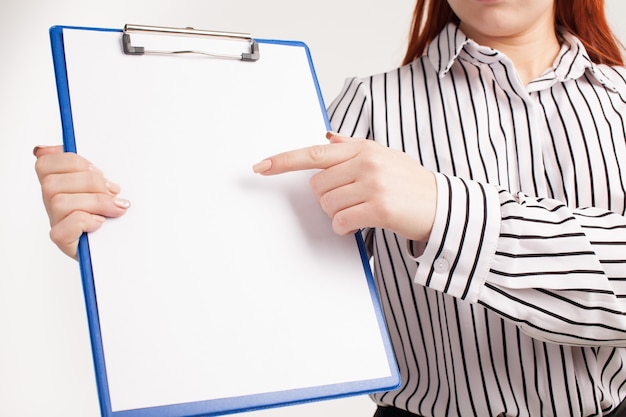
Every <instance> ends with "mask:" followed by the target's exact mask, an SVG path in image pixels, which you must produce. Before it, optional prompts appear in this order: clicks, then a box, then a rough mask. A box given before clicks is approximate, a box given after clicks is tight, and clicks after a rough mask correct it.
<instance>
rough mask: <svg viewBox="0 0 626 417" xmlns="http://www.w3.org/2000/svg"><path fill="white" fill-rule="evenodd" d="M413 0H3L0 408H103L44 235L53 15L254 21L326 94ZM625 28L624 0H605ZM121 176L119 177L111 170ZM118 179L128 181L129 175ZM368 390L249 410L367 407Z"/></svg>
mask: <svg viewBox="0 0 626 417" xmlns="http://www.w3.org/2000/svg"><path fill="white" fill-rule="evenodd" d="M413 4H414V0H393V1H388V0H315V1H309V2H300V1H293V0H219V1H218V0H160V1H154V0H101V1H93V0H0V193H1V197H0V416H1V417H5V416H6V417H31V416H32V417H35V416H37V417H38V416H44V415H45V416H48V417H56V416H58V417H96V416H98V415H99V408H98V401H97V394H96V388H95V384H94V376H93V367H92V362H91V351H90V345H89V336H88V331H87V324H86V320H85V309H84V303H83V298H82V288H81V284H80V276H79V271H78V266H77V264H76V263H75V262H74V261H72V260H70V259H69V258H66V257H65V256H63V255H62V254H61V252H60V251H58V249H57V248H56V247H55V246H54V245H53V244H52V243H51V242H50V241H49V239H48V229H49V226H48V223H47V217H46V215H45V212H44V208H43V204H42V203H41V197H40V192H39V184H38V181H37V178H36V176H35V172H34V169H33V165H34V161H35V159H34V157H33V156H32V149H33V147H34V146H35V145H38V144H60V143H61V129H60V123H59V113H58V105H57V101H56V100H57V99H56V90H55V88H56V87H55V83H54V74H53V69H52V59H51V55H50V46H49V38H48V28H49V27H50V26H52V25H57V24H59V25H76V26H98V27H115V28H121V27H122V26H123V25H124V24H125V23H137V24H148V25H161V26H174V27H185V26H193V27H196V28H202V29H214V30H224V31H236V32H250V33H251V34H252V35H253V36H255V37H258V38H276V39H291V40H301V41H304V42H306V43H307V44H308V45H309V47H310V48H311V53H312V55H313V59H314V62H315V66H316V70H317V74H318V78H319V81H320V84H321V89H322V93H323V95H324V99H325V101H326V103H327V104H328V103H329V102H330V101H331V100H332V99H333V98H334V96H335V95H336V94H337V93H338V92H339V89H340V88H341V85H342V84H343V80H344V79H345V78H346V77H349V76H353V75H356V76H363V75H367V74H370V73H376V72H381V71H384V70H388V69H392V68H394V67H395V66H397V65H398V64H399V62H400V61H401V59H402V56H403V52H404V48H405V46H406V41H405V39H406V34H407V30H408V27H409V24H410V17H411V12H412V9H413ZM607 14H608V16H609V19H610V22H611V23H613V26H614V29H615V30H616V33H617V34H618V36H619V37H620V38H621V39H626V27H623V25H622V27H619V24H620V21H623V18H624V17H625V16H626V3H623V2H622V1H621V0H608V1H607ZM111 180H113V181H118V182H121V181H120V180H119V179H116V178H111ZM122 185H123V184H122ZM374 408H375V407H374V406H373V404H372V403H371V401H370V400H369V399H368V398H367V397H352V398H346V399H339V400H332V401H324V402H319V403H314V404H306V405H299V406H293V407H286V408H277V409H272V410H265V411H258V412H251V413H246V414H245V415H246V416H249V417H255V416H258V417H280V416H301V417H306V416H324V417H333V416H342V417H346V416H349V417H351V416H370V415H372V413H373V410H374Z"/></svg>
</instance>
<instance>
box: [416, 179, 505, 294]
mask: <svg viewBox="0 0 626 417" xmlns="http://www.w3.org/2000/svg"><path fill="white" fill-rule="evenodd" d="M435 178H436V181H437V213H436V215H435V222H434V225H433V229H432V231H431V234H430V239H429V241H428V243H427V245H426V247H425V248H424V249H423V252H422V253H421V254H420V255H419V256H417V257H414V259H415V261H416V262H417V263H418V268H417V272H416V274H415V279H414V281H415V283H416V284H420V285H424V286H427V287H429V288H432V289H434V290H437V291H441V292H444V293H446V294H449V295H451V296H453V297H457V298H461V299H465V300H467V301H469V302H476V301H477V300H478V294H479V292H480V289H481V288H482V286H483V284H484V282H485V280H486V278H487V274H488V273H489V269H490V265H491V262H492V260H493V258H494V256H495V251H496V246H497V243H498V237H499V234H500V221H501V214H500V201H499V198H498V191H497V189H496V188H495V187H493V186H490V185H486V184H482V183H479V182H476V181H468V180H464V179H462V178H458V177H449V176H447V175H444V174H441V173H435Z"/></svg>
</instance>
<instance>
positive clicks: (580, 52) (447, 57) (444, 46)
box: [426, 23, 616, 91]
mask: <svg viewBox="0 0 626 417" xmlns="http://www.w3.org/2000/svg"><path fill="white" fill-rule="evenodd" d="M560 36H561V39H562V46H561V51H560V53H559V55H558V56H557V58H556V59H555V61H554V66H553V68H551V69H549V70H547V71H546V72H545V73H544V74H542V75H541V76H540V77H539V78H538V79H537V80H535V81H533V82H532V83H531V84H533V83H541V84H544V83H546V82H549V83H550V84H554V83H557V82H564V81H567V80H575V79H578V78H580V77H581V76H582V75H583V74H585V72H588V73H589V74H590V75H591V77H592V78H595V79H596V80H597V81H598V82H599V83H600V84H601V85H603V86H604V87H606V88H607V89H609V90H613V91H615V90H616V87H615V85H614V83H613V82H612V81H611V80H610V79H609V78H608V77H607V76H606V75H605V74H604V73H603V72H602V70H601V68H600V67H599V66H598V65H596V64H594V63H593V62H592V61H591V58H589V54H588V53H587V51H586V50H585V47H584V46H583V44H582V43H581V42H580V40H579V39H578V38H577V37H575V36H574V35H572V34H571V33H569V32H567V31H565V30H561V31H560ZM426 56H427V58H428V59H429V60H430V62H431V63H432V65H433V66H434V67H435V69H436V70H437V73H438V74H439V77H440V78H443V77H445V76H446V75H447V74H448V72H449V71H450V68H452V66H453V65H454V63H455V62H456V61H457V60H459V59H460V58H461V57H462V58H463V59H470V60H472V61H475V62H477V63H482V64H490V63H494V62H498V61H503V60H508V58H507V57H506V56H505V55H504V54H502V53H501V52H499V51H497V50H495V49H493V48H490V47H487V46H481V45H479V44H477V43H476V42H474V41H473V40H472V39H470V38H468V37H467V36H466V35H465V34H464V33H463V32H462V31H461V29H459V27H458V26H457V25H456V24H454V23H449V24H448V25H447V26H446V27H444V29H443V30H442V31H441V32H440V33H439V35H437V37H436V38H435V39H433V41H432V42H431V43H430V44H429V45H428V48H427V50H426ZM544 85H545V84H544Z"/></svg>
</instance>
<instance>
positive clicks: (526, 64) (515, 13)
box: [34, 0, 559, 258]
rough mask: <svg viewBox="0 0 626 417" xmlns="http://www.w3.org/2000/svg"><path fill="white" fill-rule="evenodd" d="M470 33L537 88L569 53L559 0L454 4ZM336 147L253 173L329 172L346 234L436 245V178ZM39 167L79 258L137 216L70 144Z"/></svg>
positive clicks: (318, 190) (285, 158)
mask: <svg viewBox="0 0 626 417" xmlns="http://www.w3.org/2000/svg"><path fill="white" fill-rule="evenodd" d="M448 3H449V4H450V6H451V7H452V9H453V10H454V12H455V13H456V14H457V16H458V17H459V18H460V20H461V23H460V26H461V29H462V30H463V31H464V32H465V33H466V34H467V35H468V36H470V37H471V38H473V39H474V40H475V41H477V42H478V43H480V44H483V45H486V46H490V47H492V48H495V49H498V50H500V51H501V52H503V53H505V54H506V55H507V56H508V57H509V58H510V59H511V60H512V61H513V63H514V65H515V67H516V69H517V71H518V75H519V77H520V81H521V82H523V83H524V85H525V84H527V83H528V82H529V81H531V80H532V79H534V78H536V77H537V76H539V75H540V74H541V73H542V72H543V71H545V70H546V69H547V68H549V67H551V66H552V63H553V61H554V59H555V58H556V56H557V54H558V52H559V42H558V38H557V36H556V33H555V27H554V0H448ZM327 138H328V140H329V143H328V144H325V145H316V146H312V147H307V148H303V149H296V150H291V151H287V152H283V153H280V154H277V155H273V156H270V157H268V158H265V159H264V160H262V161H261V162H259V163H257V164H255V165H254V167H253V171H254V172H256V173H258V174H260V175H264V176H269V175H278V174H287V173H288V172H290V171H299V170H310V169H316V170H319V171H318V172H317V173H315V174H314V175H313V176H312V177H311V184H310V186H311V190H312V192H313V193H314V194H315V196H316V197H317V198H318V200H319V203H320V205H321V207H322V208H323V210H324V211H325V212H326V214H327V215H328V216H329V218H330V219H332V225H333V229H334V230H335V232H336V233H338V234H342V235H343V234H348V233H351V232H353V231H355V230H358V229H361V228H365V227H379V228H385V229H388V230H391V231H394V232H396V233H398V234H399V235H401V236H403V237H405V238H407V239H411V240H415V241H421V242H427V241H428V239H429V236H430V233H431V231H432V226H433V223H434V219H435V213H436V209H437V185H436V181H435V176H434V174H433V173H432V172H431V171H428V170H427V169H425V168H424V167H423V166H421V165H420V164H419V163H417V162H416V161H415V160H413V159H412V158H411V157H409V156H408V155H406V154H404V153H402V152H400V151H397V150H393V149H389V148H387V147H385V146H382V145H379V144H377V143H375V142H373V141H368V140H364V139H351V138H346V137H342V136H339V135H336V134H333V133H329V134H328V135H327ZM34 154H35V156H36V157H37V163H36V165H35V169H36V171H37V175H38V177H39V181H40V183H41V187H42V197H43V201H44V205H45V207H46V210H47V212H48V216H49V218H50V226H51V229H50V237H51V239H52V241H53V242H54V243H56V244H57V246H59V248H60V249H61V250H62V251H63V252H64V253H66V254H67V255H68V256H71V257H73V258H76V249H77V245H78V240H79V238H80V236H81V234H82V233H83V232H92V231H95V230H97V229H98V228H99V227H101V226H102V224H103V223H104V221H105V219H106V218H109V217H119V216H121V215H123V214H124V213H125V212H126V211H127V210H128V208H129V206H130V203H129V201H128V200H126V199H123V198H120V197H119V192H120V187H119V186H118V185H116V184H114V183H112V182H110V181H108V180H107V179H106V178H105V176H104V174H103V173H102V172H101V171H100V170H98V169H97V168H95V167H94V166H93V164H92V163H91V162H89V161H87V160H85V159H84V158H82V157H80V156H78V155H75V154H66V153H63V151H62V148H61V147H60V146H51V147H46V146H38V147H36V148H35V150H34Z"/></svg>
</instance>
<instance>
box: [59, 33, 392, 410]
mask: <svg viewBox="0 0 626 417" xmlns="http://www.w3.org/2000/svg"><path fill="white" fill-rule="evenodd" d="M65 29H73V30H88V31H101V32H119V33H121V32H122V30H121V29H107V28H93V27H83V26H61V25H59V26H52V27H51V28H50V30H49V34H50V43H51V49H52V58H53V66H54V73H55V81H56V85H57V95H58V101H59V109H60V113H61V127H62V133H63V148H64V150H65V152H74V153H76V152H77V148H76V140H75V135H74V124H73V118H72V106H71V100H70V92H69V83H68V74H67V67H66V62H65V47H64V43H63V30H65ZM255 40H256V41H257V42H258V43H261V44H262V43H267V44H280V45H289V46H299V47H302V48H304V49H305V51H306V54H307V58H308V61H309V66H310V69H311V74H312V78H313V82H314V84H315V89H316V91H317V96H318V99H319V103H320V109H321V112H322V115H323V117H324V121H325V124H326V128H327V129H328V130H331V125H330V121H329V119H328V114H327V112H326V105H325V104H324V98H323V95H322V92H321V89H320V86H319V81H318V78H317V73H316V72H315V67H314V65H313V59H312V56H311V51H310V49H309V47H308V45H307V44H305V43H304V42H301V41H293V40H276V39H255ZM354 236H355V239H356V241H357V246H358V248H359V252H360V256H361V261H362V263H363V269H364V272H365V275H366V279H367V283H368V288H369V291H370V296H371V298H372V302H373V304H374V307H375V308H374V309H375V313H376V318H377V321H378V324H379V329H380V332H381V335H382V336H383V337H382V339H383V343H384V347H385V352H386V353H387V359H388V364H389V369H390V370H391V376H389V377H387V378H382V379H376V380H367V381H356V382H348V383H342V384H333V385H327V386H320V387H310V388H304V389H294V390H288V391H281V392H275V393H261V394H253V395H248V396H240V397H235V398H223V399H219V400H209V401H199V402H192V403H185V404H172V405H167V406H161V407H150V408H142V409H134V410H124V411H116V412H113V411H112V409H111V398H110V393H109V385H108V379H107V372H106V364H105V360H104V349H103V344H102V335H101V332H100V320H99V316H98V306H97V297H96V292H95V285H94V281H93V269H92V265H91V254H90V251H89V238H88V235H87V234H83V235H82V236H81V238H80V241H79V245H78V262H79V267H80V273H81V277H82V284H83V292H84V298H85V304H86V310H87V323H88V326H89V335H90V340H91V346H92V356H93V361H94V370H95V376H96V386H97V389H98V397H99V402H100V410H101V415H102V416H103V417H173V416H189V417H191V416H211V415H226V414H234V413H239V412H244V411H253V410H261V409H267V408H274V407H280V406H287V405H296V404H302V403H308V402H314V401H319V400H330V399H338V398H344V397H351V396H356V395H366V394H371V393H374V392H380V391H387V390H393V389H395V388H397V387H399V385H400V373H399V370H398V366H397V363H396V361H395V357H394V354H393V349H392V346H391V341H390V338H389V334H388V330H387V326H386V323H385V320H384V317H383V314H382V307H381V304H380V300H379V297H378V292H377V290H376V284H375V282H374V278H373V276H372V271H371V268H370V264H369V261H368V257H367V251H366V249H365V243H364V242H363V237H362V235H361V233H360V232H356V233H355V234H354Z"/></svg>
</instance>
